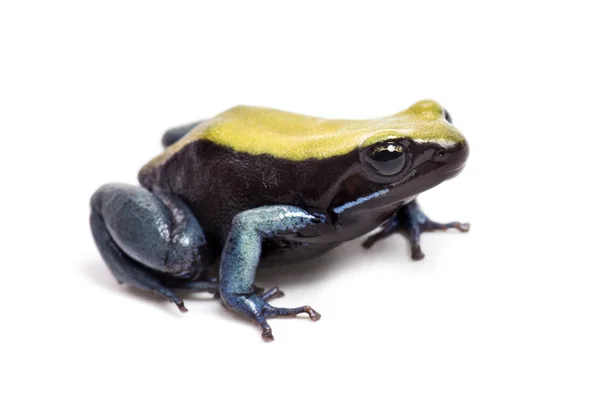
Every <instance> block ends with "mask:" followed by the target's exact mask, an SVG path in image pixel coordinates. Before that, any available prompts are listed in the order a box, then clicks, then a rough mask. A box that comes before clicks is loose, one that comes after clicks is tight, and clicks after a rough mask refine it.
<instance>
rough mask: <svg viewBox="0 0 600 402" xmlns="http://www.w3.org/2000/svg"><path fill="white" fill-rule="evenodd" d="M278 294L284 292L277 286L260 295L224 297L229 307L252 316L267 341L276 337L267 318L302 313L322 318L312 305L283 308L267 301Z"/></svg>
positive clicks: (311, 317)
mask: <svg viewBox="0 0 600 402" xmlns="http://www.w3.org/2000/svg"><path fill="white" fill-rule="evenodd" d="M277 295H282V292H281V291H280V290H279V289H278V288H276V287H275V288H273V289H270V290H268V291H267V292H265V293H263V294H260V295H259V294H256V293H252V294H247V295H235V294H234V295H225V296H223V297H222V299H223V301H224V302H225V305H226V306H227V307H228V308H230V309H232V310H234V311H237V312H239V313H242V314H244V315H246V316H247V317H250V318H251V319H252V320H253V321H254V322H255V323H256V324H257V325H258V326H259V327H260V328H261V329H262V338H263V339H264V340H265V341H272V340H274V339H275V338H273V331H272V330H271V326H270V325H269V324H268V323H267V318H272V317H289V316H296V315H298V314H300V313H306V314H308V315H309V317H310V319H311V320H313V321H317V320H318V319H319V318H321V314H319V313H317V312H316V311H315V310H313V308H312V307H310V306H302V307H296V308H283V307H273V306H271V305H270V304H269V303H267V300H269V299H271V298H273V297H275V296H277Z"/></svg>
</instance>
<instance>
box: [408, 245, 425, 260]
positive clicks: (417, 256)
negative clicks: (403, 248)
mask: <svg viewBox="0 0 600 402" xmlns="http://www.w3.org/2000/svg"><path fill="white" fill-rule="evenodd" d="M410 258H411V259H412V260H413V261H420V260H422V259H423V258H425V254H423V251H421V246H420V245H419V244H416V245H412V246H411V248H410Z"/></svg>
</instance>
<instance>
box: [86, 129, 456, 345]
mask: <svg viewBox="0 0 600 402" xmlns="http://www.w3.org/2000/svg"><path fill="white" fill-rule="evenodd" d="M196 124H197V123H193V124H189V125H186V126H182V127H178V128H175V129H172V130H169V131H168V132H167V133H166V134H165V136H164V137H163V145H164V146H165V147H167V146H169V145H171V144H172V143H174V142H176V141H178V140H179V139H180V138H181V137H183V136H184V135H185V134H186V133H187V132H188V131H189V130H190V129H191V128H193V127H194V126H195V125H196ZM464 147H465V148H464V149H462V148H461V149H459V150H458V151H457V152H458V153H457V155H458V156H456V158H459V159H458V160H464V159H466V155H467V154H468V148H466V145H465V146H464ZM461 158H462V159H461ZM453 163H454V162H453ZM455 164H456V163H455ZM456 172H457V170H456V169H453V170H450V171H448V172H446V173H443V174H444V175H446V176H444V178H445V177H450V175H454V174H456ZM435 180H438V179H437V178H436V179H435ZM344 184H346V185H347V186H348V187H347V188H348V189H349V190H350V191H351V190H352V189H353V188H354V187H353V185H354V182H353V181H351V180H350V181H348V180H347V181H344ZM392 193H393V191H392V190H391V189H390V188H380V189H375V190H372V191H371V192H370V193H369V192H367V193H363V194H362V195H361V196H356V197H355V198H346V200H345V201H344V202H342V203H339V204H337V206H335V207H334V208H332V209H331V210H330V211H323V213H320V212H315V211H313V210H311V211H310V212H309V211H308V210H306V209H304V208H302V207H300V206H297V205H296V206H293V205H268V206H261V207H256V208H251V209H247V210H243V211H242V212H239V213H237V215H235V217H234V218H233V221H229V222H231V225H230V227H229V228H228V232H225V233H226V234H227V237H226V240H225V241H224V244H223V243H221V245H222V248H219V249H216V248H215V247H214V246H213V247H211V242H210V239H208V238H207V236H205V231H204V230H203V228H202V227H201V225H200V224H199V221H198V215H197V214H195V213H194V212H193V211H192V209H191V208H190V207H188V205H187V204H186V202H184V201H183V200H182V199H181V198H180V197H178V196H177V195H174V194H171V193H169V192H168V191H164V190H161V189H146V188H142V187H137V186H131V185H126V184H108V185H105V186H103V187H101V188H100V189H99V190H98V191H97V192H96V193H95V194H94V195H93V197H92V200H91V217H90V224H91V228H92V233H93V237H94V240H95V242H96V245H97V247H98V250H99V251H100V254H101V255H102V257H103V259H104V261H105V262H106V264H107V265H108V267H109V268H110V270H111V272H112V273H113V275H114V276H115V278H116V279H117V280H118V281H119V283H126V284H128V285H130V286H133V287H136V288H139V289H142V290H146V291H151V292H154V293H156V294H158V295H160V296H162V297H164V298H166V299H167V300H169V301H171V302H173V303H175V304H176V305H177V306H178V307H179V309H180V310H181V311H187V309H186V308H185V306H184V303H183V301H182V300H181V298H180V297H179V296H177V294H175V292H174V291H175V290H177V289H185V290H192V291H205V292H211V293H215V294H219V295H220V297H221V299H222V301H223V302H224V304H225V305H226V306H227V307H228V308H230V309H232V310H234V311H236V312H238V313H240V314H243V315H245V316H247V317H249V318H251V319H252V320H253V321H254V322H255V323H256V324H258V325H259V326H260V327H261V329H262V336H263V339H265V340H272V339H273V335H272V331H271V327H270V326H269V324H268V323H267V318H270V317H276V316H294V315H297V314H300V313H306V314H308V315H309V316H310V318H311V319H312V320H318V319H319V318H320V315H319V314H318V313H317V312H316V311H314V310H313V309H312V308H311V307H309V306H302V307H297V308H278V307H274V306H272V305H270V304H269V303H268V301H269V300H270V299H272V298H274V297H278V296H282V295H283V293H282V292H281V291H280V290H279V289H278V288H272V289H270V290H267V291H266V292H262V289H259V288H256V287H255V286H254V278H255V274H256V269H257V267H258V266H259V262H260V261H261V259H262V258H263V254H264V253H265V250H266V249H267V248H268V251H273V250H278V248H277V247H278V246H277V245H278V244H280V243H281V244H284V247H283V248H282V249H281V250H283V251H284V252H285V253H292V254H302V253H305V252H306V253H308V254H309V255H317V254H319V253H322V252H324V251H327V250H329V249H331V248H333V247H335V246H336V245H337V244H339V243H340V242H342V241H344V240H343V238H341V239H339V236H344V234H343V230H341V229H342V228H345V227H347V226H344V224H343V223H344V222H345V223H347V224H348V225H349V224H352V223H355V222H359V217H361V219H363V220H364V219H365V218H364V216H365V215H364V214H365V213H367V214H370V215H367V217H368V219H366V220H367V222H369V221H370V218H378V219H379V215H381V217H387V218H389V219H387V218H386V219H387V222H386V223H385V225H384V226H383V227H382V229H381V230H380V231H379V232H378V233H376V234H375V235H373V236H371V237H370V238H368V239H367V241H366V242H365V243H364V246H365V247H367V248H368V247H371V246H372V245H373V244H374V243H376V242H377V241H379V240H381V239H383V238H385V237H387V236H389V235H391V234H392V233H396V232H405V233H408V235H409V239H410V242H411V246H412V257H413V259H421V258H423V256H424V255H423V253H422V252H421V249H420V246H419V239H420V234H421V233H422V232H425V231H432V230H440V229H441V230H445V229H448V228H456V229H458V230H461V231H467V230H468V225H467V224H461V223H458V222H452V223H448V224H441V223H436V222H433V221H431V220H429V219H428V218H427V217H426V216H425V215H424V214H423V212H422V211H421V210H420V208H419V206H418V205H417V203H416V202H415V201H414V197H408V198H398V199H397V200H396V202H397V203H396V204H393V205H391V204H390V200H391V201H394V200H395V198H394V197H397V196H393V194H392ZM204 194H208V195H210V194H213V193H206V192H205V193H204ZM215 197H218V194H216V195H215ZM214 200H215V202H221V200H219V199H218V198H215V199H214ZM222 202H226V201H225V200H222ZM367 204H368V205H367ZM202 205H205V204H202ZM382 206H383V207H382ZM378 208H384V209H382V210H381V211H383V212H379V211H380V210H379V209H378ZM390 208H393V209H390ZM386 211H389V212H386ZM196 212H198V211H197V210H196ZM212 219H213V217H212V216H211V217H210V219H209V220H208V222H209V223H210V222H211V221H212ZM203 222H206V221H203ZM368 227H369V226H365V227H359V229H360V230H366V229H367V228H368ZM374 227H375V226H374ZM374 227H373V228H374ZM205 229H206V226H205ZM326 239H327V241H325V240H326ZM217 253H220V270H219V277H218V279H217V278H216V277H215V275H213V273H212V271H211V269H210V267H212V266H213V265H214V263H215V262H216V260H217V259H218V257H219V255H216V254H217ZM285 253H283V254H285Z"/></svg>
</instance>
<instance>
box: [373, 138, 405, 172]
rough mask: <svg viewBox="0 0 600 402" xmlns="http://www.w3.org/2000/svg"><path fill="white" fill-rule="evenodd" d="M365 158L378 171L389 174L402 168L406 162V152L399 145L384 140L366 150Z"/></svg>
mask: <svg viewBox="0 0 600 402" xmlns="http://www.w3.org/2000/svg"><path fill="white" fill-rule="evenodd" d="M367 160H368V162H369V164H370V165H371V166H373V167H374V168H375V170H377V171H378V172H379V173H381V174H383V175H385V176H391V175H394V174H396V173H398V172H400V171H401V170H402V168H403V167H404V164H405V162H406V154H405V152H404V149H403V148H402V147H401V146H400V145H398V144H396V143H393V142H386V143H382V144H377V145H375V146H373V147H371V148H370V149H369V150H367Z"/></svg>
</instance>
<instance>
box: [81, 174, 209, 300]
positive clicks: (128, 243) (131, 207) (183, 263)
mask: <svg viewBox="0 0 600 402" xmlns="http://www.w3.org/2000/svg"><path fill="white" fill-rule="evenodd" d="M91 208H92V213H91V218H90V223H91V226H92V233H93V235H94V240H95V241H96V245H97V246H98V249H99V251H100V254H101V255H102V257H103V259H104V261H105V262H106V264H107V265H108V267H109V268H110V270H111V272H112V273H113V275H114V276H115V278H116V279H117V280H118V281H119V282H121V283H123V282H125V283H127V284H129V285H132V286H134V287H137V288H140V289H143V290H150V291H154V292H156V293H159V294H161V295H163V296H164V297H166V298H167V299H169V300H171V301H175V302H176V303H178V305H179V303H180V302H181V301H180V300H179V298H177V297H176V296H174V295H173V293H172V292H171V291H170V289H167V287H166V286H164V285H163V283H162V281H161V280H160V279H159V277H158V276H157V275H156V272H161V273H165V274H167V275H170V276H180V275H185V274H189V273H192V272H195V270H198V269H201V268H202V267H203V266H207V265H209V264H210V263H211V262H212V261H211V257H210V254H209V253H208V247H207V244H206V239H205V237H204V233H203V232H202V229H201V227H200V225H199V224H198V222H197V220H196V218H195V217H194V215H193V214H192V212H191V211H190V210H189V208H188V207H187V206H186V205H185V204H184V203H183V202H182V201H181V200H179V199H178V198H176V197H174V196H172V195H167V194H159V195H157V194H153V193H151V192H150V191H148V190H146V189H144V188H141V187H136V186H131V185H127V184H108V185H105V186H103V187H101V188H100V189H99V190H98V191H97V192H96V193H95V194H94V195H93V197H92V200H91Z"/></svg>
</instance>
